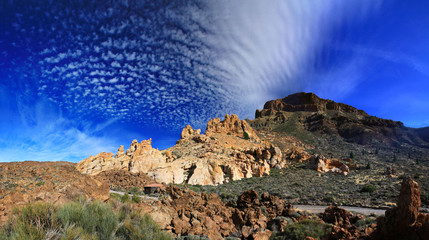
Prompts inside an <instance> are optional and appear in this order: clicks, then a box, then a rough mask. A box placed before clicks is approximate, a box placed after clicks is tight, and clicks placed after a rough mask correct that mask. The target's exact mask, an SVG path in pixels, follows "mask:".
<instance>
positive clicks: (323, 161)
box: [307, 155, 350, 175]
mask: <svg viewBox="0 0 429 240" xmlns="http://www.w3.org/2000/svg"><path fill="white" fill-rule="evenodd" d="M307 168H310V169H314V170H316V171H318V172H334V173H339V174H343V175H347V174H348V173H349V172H350V169H349V167H348V166H347V165H346V164H344V163H343V162H341V161H340V160H338V159H335V158H333V159H329V158H326V157H323V156H320V155H314V156H312V157H311V158H310V159H309V160H308V163H307Z"/></svg>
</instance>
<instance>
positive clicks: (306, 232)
mask: <svg viewBox="0 0 429 240" xmlns="http://www.w3.org/2000/svg"><path fill="white" fill-rule="evenodd" d="M330 232H331V226H330V225H329V224H326V223H322V222H318V221H316V220H303V221H301V222H298V223H292V224H289V225H286V227H285V228H284V230H283V231H282V232H277V233H274V234H273V235H272V236H271V238H270V239H273V240H302V239H304V238H305V237H313V238H317V239H321V238H322V237H324V236H326V235H327V234H329V233H330Z"/></svg>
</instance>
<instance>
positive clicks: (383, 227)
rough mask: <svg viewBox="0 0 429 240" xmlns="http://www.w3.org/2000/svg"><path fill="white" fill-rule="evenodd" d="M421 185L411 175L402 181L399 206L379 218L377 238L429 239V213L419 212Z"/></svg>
mask: <svg viewBox="0 0 429 240" xmlns="http://www.w3.org/2000/svg"><path fill="white" fill-rule="evenodd" d="M420 204H421V200H420V186H419V184H418V183H417V182H415V181H413V180H412V179H411V178H410V177H408V178H405V179H404V180H403V181H402V185H401V191H400V194H399V199H398V204H397V205H398V206H397V207H394V208H392V209H389V210H387V211H386V213H385V216H382V217H379V218H378V219H377V230H376V232H375V234H374V238H376V239H410V240H413V239H416V240H417V239H429V214H424V213H420V212H419V208H420Z"/></svg>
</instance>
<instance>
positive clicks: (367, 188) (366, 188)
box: [360, 185, 377, 193]
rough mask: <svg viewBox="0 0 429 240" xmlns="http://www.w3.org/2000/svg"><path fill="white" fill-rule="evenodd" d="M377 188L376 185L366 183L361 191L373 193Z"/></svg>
mask: <svg viewBox="0 0 429 240" xmlns="http://www.w3.org/2000/svg"><path fill="white" fill-rule="evenodd" d="M375 190H377V188H376V187H375V186H374V185H365V186H363V187H362V189H361V190H360V192H367V193H372V192H374V191H375Z"/></svg>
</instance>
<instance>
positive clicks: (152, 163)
mask: <svg viewBox="0 0 429 240" xmlns="http://www.w3.org/2000/svg"><path fill="white" fill-rule="evenodd" d="M165 162H166V158H165V157H164V156H163V155H162V154H161V151H159V150H158V149H154V148H152V139H149V140H143V141H142V142H140V143H139V142H137V140H134V141H133V142H132V143H131V146H130V147H129V148H128V149H127V151H126V152H125V153H124V146H120V147H119V149H118V152H117V153H116V155H115V157H113V154H112V153H105V152H102V153H100V154H97V155H95V156H90V157H89V158H87V159H85V160H82V161H80V162H79V163H78V164H77V165H76V168H77V169H78V170H79V171H80V172H82V173H84V174H89V175H96V174H99V173H101V172H103V171H110V170H119V171H121V170H122V171H129V172H131V173H139V172H142V173H146V172H148V171H150V170H151V169H153V168H156V167H158V166H160V165H162V164H164V163H165Z"/></svg>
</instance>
